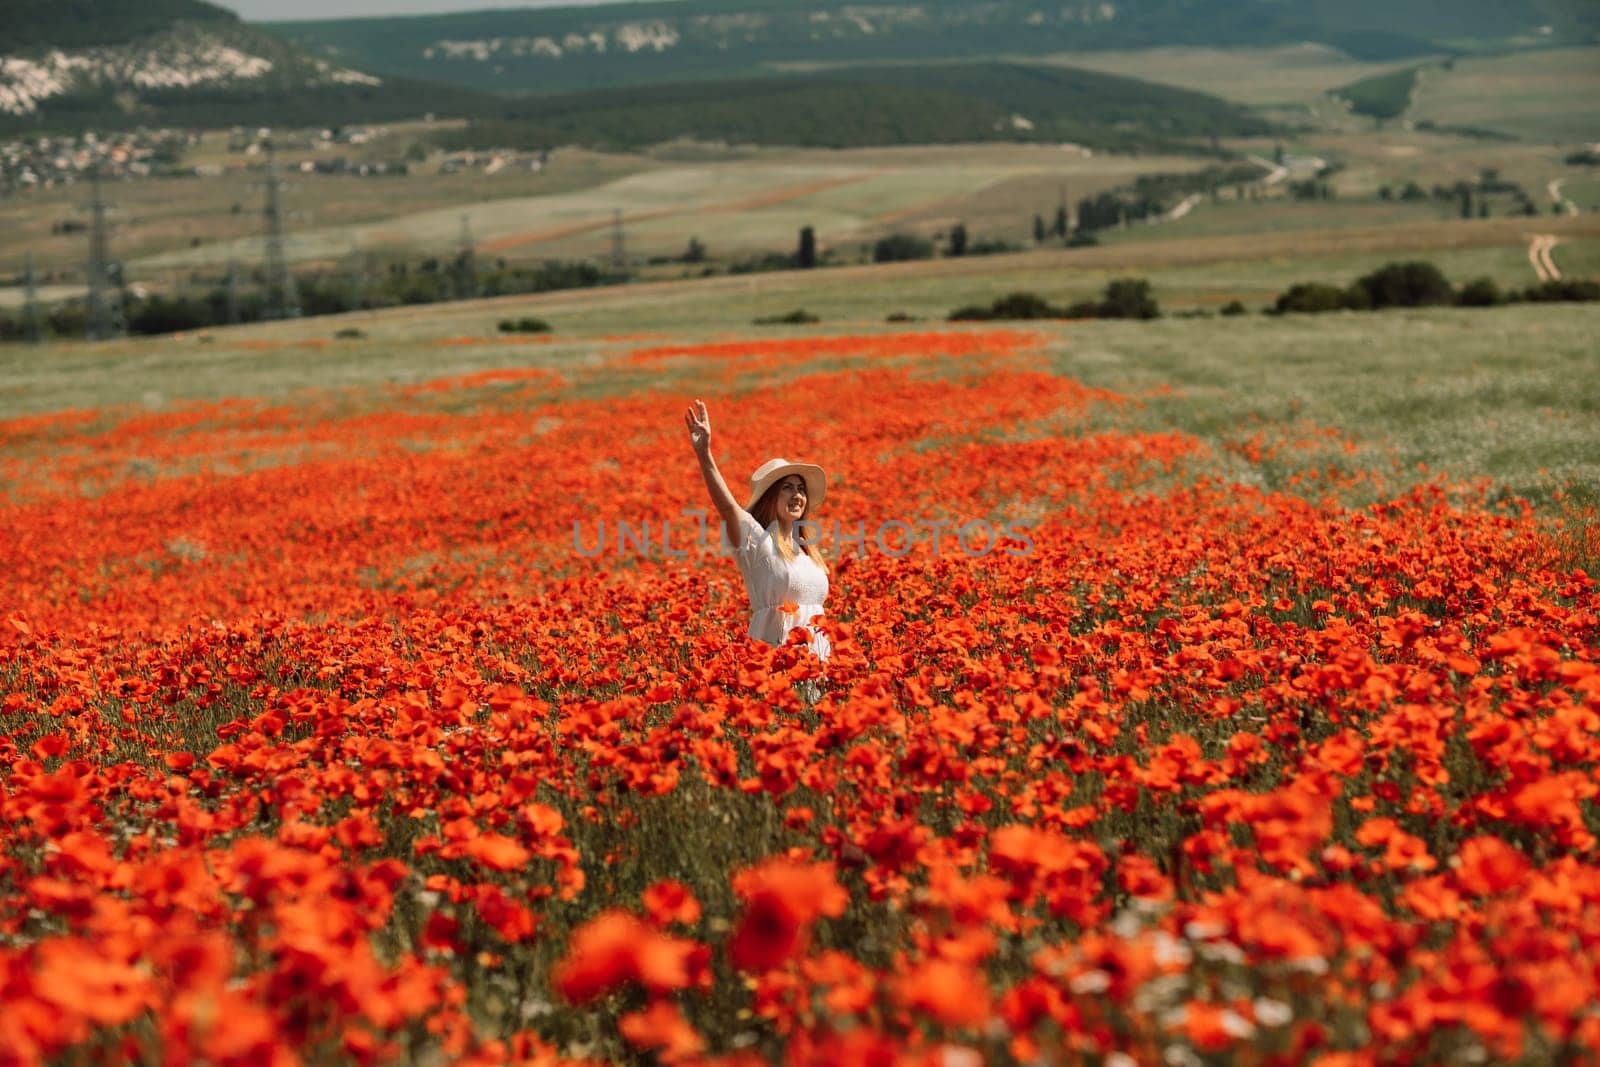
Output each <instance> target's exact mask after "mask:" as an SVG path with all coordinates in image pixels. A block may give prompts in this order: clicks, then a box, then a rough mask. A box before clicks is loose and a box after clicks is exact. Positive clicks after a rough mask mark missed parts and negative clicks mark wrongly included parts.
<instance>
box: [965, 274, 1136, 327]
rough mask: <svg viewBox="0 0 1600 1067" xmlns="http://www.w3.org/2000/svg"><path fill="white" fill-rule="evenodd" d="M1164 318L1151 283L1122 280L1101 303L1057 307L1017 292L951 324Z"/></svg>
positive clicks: (974, 309) (969, 311)
mask: <svg viewBox="0 0 1600 1067" xmlns="http://www.w3.org/2000/svg"><path fill="white" fill-rule="evenodd" d="M1160 314H1161V309H1160V308H1159V307H1158V306H1157V305H1156V301H1155V298H1154V297H1152V296H1151V295H1150V283H1149V282H1147V281H1145V280H1144V279H1143V278H1119V279H1118V280H1116V281H1114V282H1112V283H1111V284H1110V285H1108V286H1106V291H1105V294H1104V296H1103V297H1102V299H1100V300H1080V301H1079V302H1077V303H1075V304H1071V305H1069V306H1067V307H1064V308H1063V307H1056V306H1055V305H1054V304H1051V303H1050V302H1049V301H1048V300H1046V299H1045V298H1044V297H1042V296H1040V295H1039V294H1037V293H1027V292H1015V293H1008V294H1006V295H1005V296H1002V297H1000V298H999V299H998V300H996V301H995V302H994V303H993V304H990V305H989V306H988V307H982V306H980V305H977V304H971V305H968V306H966V307H962V308H957V309H956V310H955V311H952V312H951V313H950V321H951V322H987V321H989V320H992V319H1153V318H1157V317H1158V316H1160Z"/></svg>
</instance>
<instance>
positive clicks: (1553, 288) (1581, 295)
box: [1522, 278, 1600, 304]
mask: <svg viewBox="0 0 1600 1067" xmlns="http://www.w3.org/2000/svg"><path fill="white" fill-rule="evenodd" d="M1522 299H1524V300H1527V301H1531V302H1533V303H1537V304H1544V303H1556V302H1559V301H1575V302H1587V301H1592V300H1600V282H1597V281H1594V280H1592V279H1589V278H1563V279H1561V280H1560V281H1558V282H1540V283H1539V284H1538V285H1530V286H1528V287H1527V288H1526V289H1524V290H1523V291H1522Z"/></svg>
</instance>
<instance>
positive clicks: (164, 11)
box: [0, 0, 239, 55]
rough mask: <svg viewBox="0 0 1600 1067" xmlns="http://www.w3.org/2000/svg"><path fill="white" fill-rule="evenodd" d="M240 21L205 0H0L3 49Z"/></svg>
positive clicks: (118, 39) (118, 40)
mask: <svg viewBox="0 0 1600 1067" xmlns="http://www.w3.org/2000/svg"><path fill="white" fill-rule="evenodd" d="M178 21H188V22H197V23H224V24H228V23H237V22H238V21H239V16H238V15H235V14H234V13H233V12H232V11H228V10H226V9H225V8H221V7H218V6H216V5H215V4H208V3H204V2H202V0H0V26H3V27H5V29H4V30H3V31H0V55H18V54H23V53H27V52H30V51H33V50H34V49H36V48H90V47H94V46H96V45H111V44H124V43H126V42H128V41H131V40H133V39H135V38H137V37H143V36H146V35H147V34H152V33H160V32H161V31H163V30H166V29H168V28H170V27H171V26H172V24H173V23H174V22H178Z"/></svg>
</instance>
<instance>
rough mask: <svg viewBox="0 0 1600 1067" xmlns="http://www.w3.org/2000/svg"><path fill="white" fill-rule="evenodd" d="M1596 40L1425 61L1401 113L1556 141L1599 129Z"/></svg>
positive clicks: (1587, 137)
mask: <svg viewBox="0 0 1600 1067" xmlns="http://www.w3.org/2000/svg"><path fill="white" fill-rule="evenodd" d="M1596 99H1600V47H1588V48H1559V49H1549V50H1544V51H1533V52H1516V53H1512V54H1510V55H1504V56H1485V57H1482V58H1463V59H1458V60H1457V61H1456V62H1455V64H1454V66H1453V68H1452V69H1450V70H1442V69H1439V68H1435V67H1430V68H1426V69H1425V70H1424V71H1423V73H1422V76H1421V78H1420V79H1419V80H1418V82H1417V87H1416V90H1415V92H1413V94H1412V97H1411V108H1410V110H1409V111H1408V112H1407V113H1406V117H1407V118H1409V119H1412V120H1415V121H1422V120H1428V121H1432V122H1435V123H1439V124H1441V125H1447V126H1473V127H1478V128H1481V129H1487V130H1495V131H1498V132H1501V133H1508V134H1511V135H1512V136H1515V137H1521V138H1526V139H1530V140H1540V141H1557V142H1563V143H1571V142H1579V141H1592V140H1594V139H1595V138H1596V137H1597V136H1600V131H1597V128H1596V125H1595V119H1594V101H1595V100H1596Z"/></svg>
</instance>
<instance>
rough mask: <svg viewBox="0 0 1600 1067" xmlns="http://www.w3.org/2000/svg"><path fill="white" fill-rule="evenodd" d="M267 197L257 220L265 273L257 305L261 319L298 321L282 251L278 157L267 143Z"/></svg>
mask: <svg viewBox="0 0 1600 1067" xmlns="http://www.w3.org/2000/svg"><path fill="white" fill-rule="evenodd" d="M266 149H267V183H266V184H267V195H266V203H265V205H264V206H263V208H262V212H261V217H262V221H263V223H264V224H265V225H264V229H265V237H264V251H265V257H264V262H263V263H262V267H263V269H264V271H265V273H266V285H267V291H266V295H265V299H264V300H263V301H262V304H261V317H262V318H267V319H298V318H299V317H300V294H299V292H298V291H297V290H296V289H295V284H294V275H293V274H290V273H289V259H288V257H287V256H286V255H284V251H283V205H282V202H281V201H280V200H279V197H278V194H279V192H280V190H281V188H282V184H283V183H282V182H280V181H279V180H278V156H277V153H276V151H275V150H274V149H273V147H272V142H271V141H270V140H268V141H267V144H266Z"/></svg>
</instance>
